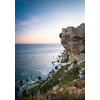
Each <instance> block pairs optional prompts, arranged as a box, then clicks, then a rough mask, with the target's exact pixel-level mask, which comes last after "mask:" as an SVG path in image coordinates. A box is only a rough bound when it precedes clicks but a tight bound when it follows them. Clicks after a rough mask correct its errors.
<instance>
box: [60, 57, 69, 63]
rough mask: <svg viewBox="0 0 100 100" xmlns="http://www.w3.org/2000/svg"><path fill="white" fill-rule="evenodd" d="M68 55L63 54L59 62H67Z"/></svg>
mask: <svg viewBox="0 0 100 100" xmlns="http://www.w3.org/2000/svg"><path fill="white" fill-rule="evenodd" d="M68 57H69V56H68V55H64V56H63V57H62V59H61V63H64V62H68Z"/></svg>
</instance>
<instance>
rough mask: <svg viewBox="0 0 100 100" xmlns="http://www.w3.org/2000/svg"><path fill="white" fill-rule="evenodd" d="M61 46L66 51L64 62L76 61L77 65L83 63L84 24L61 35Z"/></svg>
mask: <svg viewBox="0 0 100 100" xmlns="http://www.w3.org/2000/svg"><path fill="white" fill-rule="evenodd" d="M60 38H61V44H62V45H63V47H64V48H65V49H66V51H67V53H66V57H65V58H63V60H64V59H65V60H66V62H67V61H68V62H73V61H74V60H76V61H77V64H80V63H81V62H84V61H85V24H84V23H82V24H81V25H79V26H78V27H76V28H72V29H71V30H70V31H69V33H68V34H63V33H62V34H61V35H60Z"/></svg>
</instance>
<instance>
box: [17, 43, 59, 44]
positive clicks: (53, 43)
mask: <svg viewBox="0 0 100 100" xmlns="http://www.w3.org/2000/svg"><path fill="white" fill-rule="evenodd" d="M15 44H61V43H15Z"/></svg>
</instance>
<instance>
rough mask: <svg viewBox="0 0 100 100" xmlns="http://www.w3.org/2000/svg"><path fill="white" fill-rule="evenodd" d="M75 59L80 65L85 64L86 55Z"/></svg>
mask: <svg viewBox="0 0 100 100" xmlns="http://www.w3.org/2000/svg"><path fill="white" fill-rule="evenodd" d="M74 58H75V60H76V61H77V64H78V65H80V64H81V63H83V62H85V54H80V55H79V56H74Z"/></svg>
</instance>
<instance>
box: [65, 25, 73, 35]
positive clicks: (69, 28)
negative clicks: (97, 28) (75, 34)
mask: <svg viewBox="0 0 100 100" xmlns="http://www.w3.org/2000/svg"><path fill="white" fill-rule="evenodd" d="M74 28H75V27H73V26H70V27H67V34H69V33H70V31H71V30H72V29H74Z"/></svg>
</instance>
